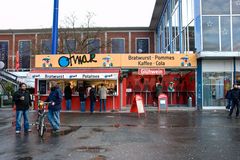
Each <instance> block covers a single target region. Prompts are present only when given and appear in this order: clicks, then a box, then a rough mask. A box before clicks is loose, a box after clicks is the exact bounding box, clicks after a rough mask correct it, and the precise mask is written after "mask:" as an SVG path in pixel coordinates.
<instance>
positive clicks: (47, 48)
mask: <svg viewBox="0 0 240 160" xmlns="http://www.w3.org/2000/svg"><path fill="white" fill-rule="evenodd" d="M51 48H52V41H51V40H50V39H42V40H41V52H42V54H50V53H51Z"/></svg>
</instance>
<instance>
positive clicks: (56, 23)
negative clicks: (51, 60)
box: [52, 0, 59, 54]
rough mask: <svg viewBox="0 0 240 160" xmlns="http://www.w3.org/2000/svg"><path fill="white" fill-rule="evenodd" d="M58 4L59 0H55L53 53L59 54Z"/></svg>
mask: <svg viewBox="0 0 240 160" xmlns="http://www.w3.org/2000/svg"><path fill="white" fill-rule="evenodd" d="M58 4H59V0H54V6H53V7H54V8H53V26H52V54H57V48H58Z"/></svg>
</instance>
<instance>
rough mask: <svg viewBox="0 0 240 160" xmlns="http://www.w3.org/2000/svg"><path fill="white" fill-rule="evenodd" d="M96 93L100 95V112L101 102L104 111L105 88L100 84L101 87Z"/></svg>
mask: <svg viewBox="0 0 240 160" xmlns="http://www.w3.org/2000/svg"><path fill="white" fill-rule="evenodd" d="M98 95H99V97H100V110H99V111H100V112H102V104H103V110H104V112H106V100H107V88H106V87H105V86H104V85H103V84H101V88H100V89H99V91H98Z"/></svg>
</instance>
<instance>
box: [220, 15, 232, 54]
mask: <svg viewBox="0 0 240 160" xmlns="http://www.w3.org/2000/svg"><path fill="white" fill-rule="evenodd" d="M221 50H222V51H231V31H230V17H229V16H226V17H225V16H224V17H221Z"/></svg>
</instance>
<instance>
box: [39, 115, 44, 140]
mask: <svg viewBox="0 0 240 160" xmlns="http://www.w3.org/2000/svg"><path fill="white" fill-rule="evenodd" d="M44 132H45V124H44V118H41V120H40V124H39V130H38V134H39V136H41V137H43V135H44Z"/></svg>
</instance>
